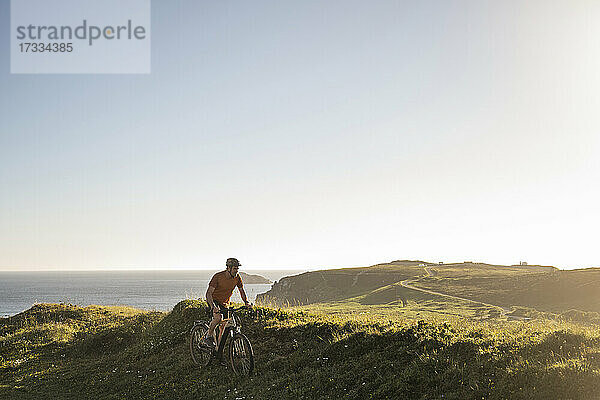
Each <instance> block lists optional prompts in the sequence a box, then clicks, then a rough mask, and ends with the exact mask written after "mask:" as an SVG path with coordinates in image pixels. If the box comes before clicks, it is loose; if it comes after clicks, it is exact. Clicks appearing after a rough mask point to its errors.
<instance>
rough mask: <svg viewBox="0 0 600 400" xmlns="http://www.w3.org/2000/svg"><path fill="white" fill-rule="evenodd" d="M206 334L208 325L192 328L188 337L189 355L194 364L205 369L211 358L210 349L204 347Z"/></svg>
mask: <svg viewBox="0 0 600 400" xmlns="http://www.w3.org/2000/svg"><path fill="white" fill-rule="evenodd" d="M207 332H208V325H206V324H199V325H195V326H194V327H193V328H192V333H191V337H190V353H191V354H192V360H193V361H194V364H196V365H199V366H201V367H206V366H207V365H208V364H209V363H210V360H211V358H212V349H210V348H209V347H207V346H206V345H204V343H202V342H203V340H204V337H205V336H206V333H207Z"/></svg>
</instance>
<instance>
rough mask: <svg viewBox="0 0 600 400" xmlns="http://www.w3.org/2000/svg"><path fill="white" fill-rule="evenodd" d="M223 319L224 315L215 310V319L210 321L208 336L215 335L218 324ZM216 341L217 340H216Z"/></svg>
mask: <svg viewBox="0 0 600 400" xmlns="http://www.w3.org/2000/svg"><path fill="white" fill-rule="evenodd" d="M222 319H223V317H222V315H221V313H220V312H218V313H214V312H213V319H212V321H210V324H209V325H208V334H207V336H208V337H212V338H214V337H215V328H216V326H217V325H219V323H220V322H221V320H222ZM215 343H216V341H215Z"/></svg>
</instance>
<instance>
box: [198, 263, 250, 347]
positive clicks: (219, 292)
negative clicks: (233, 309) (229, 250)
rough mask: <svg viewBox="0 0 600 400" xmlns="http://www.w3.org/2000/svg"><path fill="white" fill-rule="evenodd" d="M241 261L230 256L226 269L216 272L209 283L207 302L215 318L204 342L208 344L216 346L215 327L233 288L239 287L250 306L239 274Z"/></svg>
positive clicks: (220, 318) (243, 298)
mask: <svg viewBox="0 0 600 400" xmlns="http://www.w3.org/2000/svg"><path fill="white" fill-rule="evenodd" d="M241 265H242V264H240V262H239V261H238V260H237V258H228V259H227V262H226V263H225V266H226V270H225V271H221V272H218V273H216V274H215V275H214V276H213V277H212V279H211V280H210V282H209V284H208V289H207V290H206V302H207V303H208V306H209V307H210V308H211V310H212V312H213V319H212V321H210V325H209V326H208V333H207V335H206V338H205V339H204V343H205V344H206V345H208V346H214V344H215V342H214V336H215V327H216V326H217V325H218V324H219V323H220V322H221V320H222V319H223V317H222V315H221V310H223V309H226V308H227V306H228V304H229V299H230V298H231V295H232V294H233V290H234V289H235V288H236V287H237V288H238V290H239V291H240V297H241V298H242V300H243V301H244V303H245V304H246V306H249V305H250V303H249V302H248V298H247V297H246V292H245V291H244V284H243V283H242V278H241V277H240V276H239V274H238V270H239V269H240V266H241Z"/></svg>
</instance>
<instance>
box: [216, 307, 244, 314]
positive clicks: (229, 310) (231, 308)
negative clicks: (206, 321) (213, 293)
mask: <svg viewBox="0 0 600 400" xmlns="http://www.w3.org/2000/svg"><path fill="white" fill-rule="evenodd" d="M250 308H251V306H246V305H244V306H241V307H238V308H233V307H229V308H222V309H220V310H219V312H220V313H221V314H225V313H229V312H236V311H240V310H243V309H250Z"/></svg>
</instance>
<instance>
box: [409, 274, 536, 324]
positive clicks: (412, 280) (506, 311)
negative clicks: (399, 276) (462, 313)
mask: <svg viewBox="0 0 600 400" xmlns="http://www.w3.org/2000/svg"><path fill="white" fill-rule="evenodd" d="M431 268H432V267H430V266H428V267H424V269H425V273H426V274H427V275H425V276H420V277H418V278H410V279H405V280H403V281H401V282H400V286H402V287H404V288H406V289H411V290H416V291H419V292H422V293H427V294H432V295H436V296H442V297H448V298H451V299H454V300H462V301H466V302H469V303H473V304H478V305H482V306H486V307H491V308H495V309H497V310H500V317H506V318H507V319H515V320H529V319H531V318H527V317H518V316H514V315H509V314H510V313H511V312H512V309H510V308H506V307H502V306H499V305H496V304H490V303H485V302H483V301H477V300H472V299H467V298H465V297H460V296H454V295H451V294H446V293H441V292H436V291H433V290H429V289H423V288H420V287H417V286H413V285H412V283H415V282H418V281H420V280H421V279H422V278H428V277H432V276H435V275H436V272H435V271H433V270H432V269H431Z"/></svg>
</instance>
